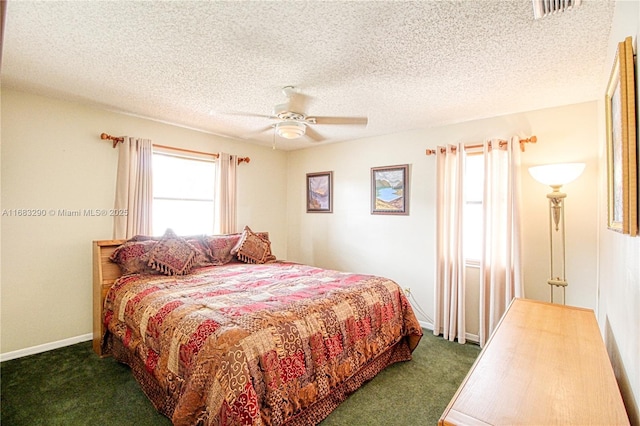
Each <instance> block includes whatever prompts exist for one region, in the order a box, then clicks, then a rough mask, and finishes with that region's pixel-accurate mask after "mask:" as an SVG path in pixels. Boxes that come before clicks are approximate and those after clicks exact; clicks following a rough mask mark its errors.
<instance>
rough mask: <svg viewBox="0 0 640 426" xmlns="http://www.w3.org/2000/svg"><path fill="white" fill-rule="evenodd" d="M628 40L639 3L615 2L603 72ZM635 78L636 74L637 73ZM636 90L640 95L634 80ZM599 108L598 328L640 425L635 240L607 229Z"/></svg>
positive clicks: (635, 32)
mask: <svg viewBox="0 0 640 426" xmlns="http://www.w3.org/2000/svg"><path fill="white" fill-rule="evenodd" d="M628 36H632V37H633V39H634V50H635V51H636V52H637V42H638V37H639V36H640V3H638V2H637V1H634V2H618V3H617V5H616V11H615V15H614V22H613V26H612V32H611V38H610V43H609V50H608V58H607V68H610V67H611V66H612V65H613V61H614V56H615V53H616V46H617V43H618V42H620V41H622V40H624V39H625V37H628ZM636 72H637V73H638V69H637V68H636ZM638 74H640V73H638ZM606 86H607V81H603V82H602V88H601V92H602V93H604V92H605V89H606ZM636 90H640V79H639V78H638V75H636ZM636 95H637V93H636ZM598 106H599V110H598V124H599V129H598V130H599V131H598V136H599V141H598V145H599V164H600V169H601V173H600V177H599V185H598V199H599V202H598V206H599V209H598V211H599V214H600V218H599V220H598V231H599V247H598V257H599V258H598V266H599V271H598V295H599V299H598V306H597V308H598V322H599V323H600V328H601V329H602V332H603V335H604V339H605V343H606V345H607V350H608V352H609V356H610V358H611V361H612V364H613V368H614V371H615V373H616V377H617V379H618V384H619V385H620V389H621V392H622V395H623V398H624V400H625V405H626V407H627V412H628V414H629V417H630V419H631V424H634V425H640V409H639V404H640V237H635V238H631V237H629V236H625V235H621V234H618V233H616V232H612V231H610V230H608V229H607V228H606V223H607V174H606V170H607V162H606V150H605V147H606V122H605V119H604V117H605V111H604V102H600V103H599V105H598ZM636 111H637V112H638V111H639V110H636ZM636 143H637V139H636ZM639 199H640V197H639Z"/></svg>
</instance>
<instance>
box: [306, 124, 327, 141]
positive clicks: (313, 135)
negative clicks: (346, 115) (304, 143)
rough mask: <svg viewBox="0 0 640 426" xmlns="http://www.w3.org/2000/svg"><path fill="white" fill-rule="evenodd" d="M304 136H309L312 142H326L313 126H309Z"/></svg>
mask: <svg viewBox="0 0 640 426" xmlns="http://www.w3.org/2000/svg"><path fill="white" fill-rule="evenodd" d="M304 134H305V135H306V136H308V137H309V139H311V141H312V142H322V141H323V140H324V136H322V135H321V134H320V133H318V132H316V131H315V130H314V129H313V128H312V127H311V126H307V129H306V130H305V132H304Z"/></svg>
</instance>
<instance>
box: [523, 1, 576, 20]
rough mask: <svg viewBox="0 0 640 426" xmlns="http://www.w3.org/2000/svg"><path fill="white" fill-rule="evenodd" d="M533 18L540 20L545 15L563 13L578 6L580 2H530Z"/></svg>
mask: <svg viewBox="0 0 640 426" xmlns="http://www.w3.org/2000/svg"><path fill="white" fill-rule="evenodd" d="M532 1H533V18H534V19H540V18H542V17H544V16H547V15H553V14H554V13H558V12H564V11H565V10H569V9H571V8H572V7H574V6H580V4H582V0H532Z"/></svg>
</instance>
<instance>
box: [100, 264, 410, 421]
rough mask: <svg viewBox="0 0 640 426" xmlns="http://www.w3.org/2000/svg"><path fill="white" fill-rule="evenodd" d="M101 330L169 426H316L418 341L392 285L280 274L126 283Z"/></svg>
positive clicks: (240, 269) (253, 270)
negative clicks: (313, 424) (303, 425)
mask: <svg viewBox="0 0 640 426" xmlns="http://www.w3.org/2000/svg"><path fill="white" fill-rule="evenodd" d="M103 319H104V322H105V325H106V329H107V331H106V334H105V342H112V341H116V343H117V345H115V344H113V343H108V344H107V346H110V347H111V352H112V353H113V355H114V356H115V357H116V359H119V360H120V361H123V362H127V363H128V364H130V365H131V364H132V362H131V359H132V358H136V362H135V363H137V364H138V365H139V366H140V368H141V370H144V371H143V373H144V377H146V378H147V379H146V381H145V380H142V381H141V379H140V377H138V376H136V377H137V378H138V380H139V381H140V383H141V385H142V388H143V390H144V391H145V392H146V393H147V395H148V396H149V398H150V399H151V400H152V402H153V403H154V404H155V405H156V408H158V409H159V410H160V411H161V412H163V413H164V414H165V415H167V416H169V417H170V418H171V419H172V421H173V423H174V424H176V425H187V424H189V425H192V424H212V425H280V424H296V419H298V420H299V422H298V423H307V422H308V421H309V419H315V420H314V422H316V421H320V420H322V419H323V418H324V417H326V415H328V414H329V412H330V411H331V410H333V409H334V408H335V405H337V403H339V401H341V400H342V399H344V398H346V396H345V395H344V393H345V392H346V393H349V392H353V390H355V389H354V388H357V387H358V386H360V384H361V382H364V381H366V380H368V379H370V378H371V377H364V376H366V374H364V376H363V379H362V380H360V381H357V383H356V384H352V385H351V387H350V388H345V387H344V385H345V384H348V383H349V381H350V380H353V379H354V376H357V375H358V374H360V375H362V372H365V373H366V371H369V372H373V373H371V374H370V375H371V376H372V375H374V374H375V373H377V371H379V370H380V369H382V368H384V367H385V366H386V365H387V364H390V363H392V362H396V361H399V360H407V359H410V357H411V355H410V354H411V351H413V349H414V348H415V347H416V346H417V344H418V342H419V340H420V337H421V336H422V330H421V328H420V325H419V323H418V321H417V319H416V317H415V315H414V313H413V311H412V309H411V306H410V304H409V303H408V301H407V299H406V298H405V295H404V293H403V292H402V290H401V288H400V287H399V286H398V285H397V284H396V283H394V282H393V281H391V280H388V279H385V278H381V277H376V276H369V275H358V274H352V273H343V272H337V271H331V270H325V269H320V268H316V267H311V266H306V265H299V264H292V263H281V262H278V263H271V264H263V265H247V264H239V263H233V264H227V265H225V266H216V267H207V268H201V269H197V270H195V271H194V272H192V273H191V274H189V275H186V276H164V275H129V276H123V277H121V278H120V279H119V280H117V281H116V282H115V283H114V285H113V287H112V288H111V289H110V291H109V293H108V294H107V297H106V300H105V309H104V316H103ZM400 345H404V347H405V348H406V349H405V351H404V353H401V354H400V355H394V352H393V351H395V350H397V348H398V347H399V346H400ZM117 348H120V350H118V349H117ZM385 355H387V357H386V358H385V357H384V356H385ZM383 358H384V361H379V360H380V359H383ZM376 362H378V363H380V362H382V363H383V365H381V366H379V367H376V366H375V363H376ZM372 367H373V368H372ZM134 372H135V369H134ZM149 382H154V383H149ZM337 391H339V392H341V393H342V394H343V395H342V396H339V395H338V396H335V395H333V394H334V393H335V392H337ZM332 400H334V402H331V401H332ZM335 401H338V402H335ZM307 411H311V412H313V416H311V417H309V416H308V415H307V416H306V417H305V416H302V414H304V413H305V412H307ZM307 414H308V413H307ZM300 419H305V420H304V421H302V420H300Z"/></svg>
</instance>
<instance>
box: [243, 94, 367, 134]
mask: <svg viewBox="0 0 640 426" xmlns="http://www.w3.org/2000/svg"><path fill="white" fill-rule="evenodd" d="M282 93H283V94H284V95H285V96H286V97H287V101H286V102H284V103H282V104H278V105H276V106H274V107H273V114H271V115H261V114H244V113H241V114H238V115H244V116H250V117H262V118H268V119H271V120H277V122H276V123H274V124H271V125H269V126H267V127H265V128H264V129H261V130H259V131H257V132H256V133H262V132H265V131H267V130H270V129H272V128H273V129H275V133H276V134H277V135H279V136H281V137H283V138H285V139H297V138H300V137H302V136H305V135H306V136H307V137H308V138H309V139H311V140H312V141H313V142H322V141H323V140H324V139H325V138H324V137H323V136H322V135H321V134H320V133H318V132H317V131H316V130H315V129H313V128H312V127H311V126H314V125H324V124H349V125H360V126H366V125H367V123H368V119H367V117H319V116H308V115H306V114H305V113H304V110H305V104H306V103H307V96H305V95H303V94H301V93H300V92H299V91H298V90H297V89H296V88H295V87H293V86H286V87H284V88H283V89H282Z"/></svg>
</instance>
